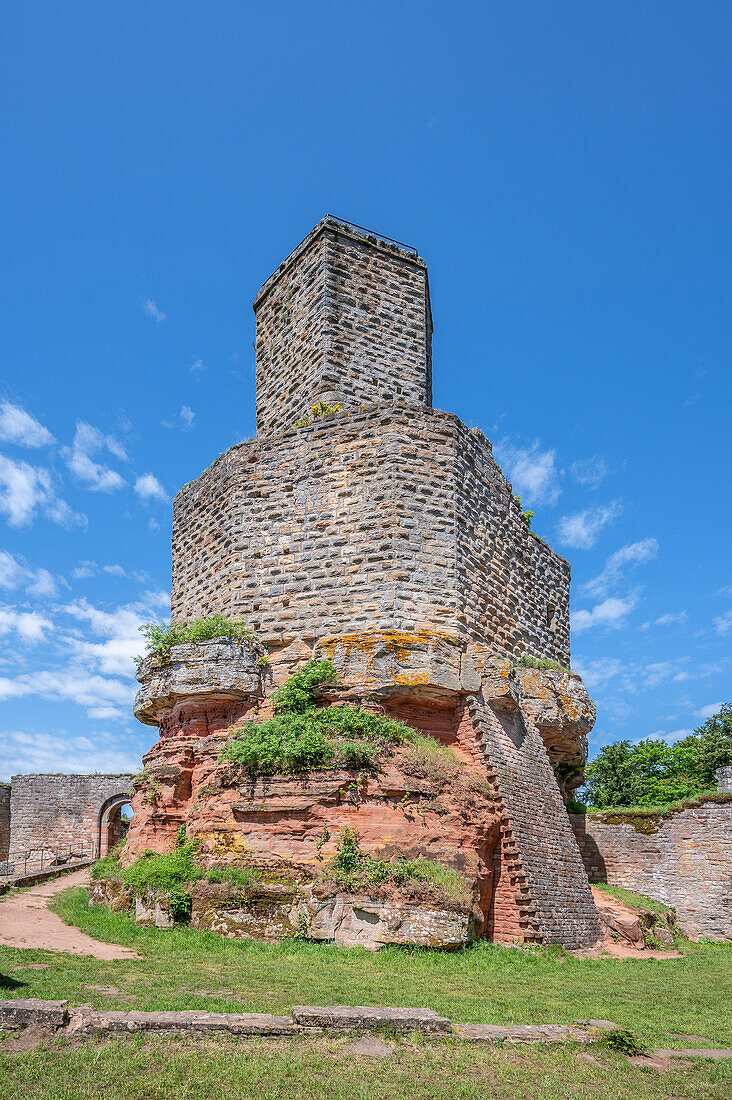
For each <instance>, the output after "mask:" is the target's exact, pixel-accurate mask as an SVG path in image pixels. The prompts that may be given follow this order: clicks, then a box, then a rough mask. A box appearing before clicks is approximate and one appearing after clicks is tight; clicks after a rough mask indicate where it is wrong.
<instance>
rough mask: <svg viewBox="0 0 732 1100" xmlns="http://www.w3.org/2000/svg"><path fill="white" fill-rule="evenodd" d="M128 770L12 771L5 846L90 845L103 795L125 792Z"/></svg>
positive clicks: (19, 848)
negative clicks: (83, 772) (124, 772)
mask: <svg viewBox="0 0 732 1100" xmlns="http://www.w3.org/2000/svg"><path fill="white" fill-rule="evenodd" d="M132 779H133V777H132V776H131V775H14V776H13V778H12V784H11V796H10V825H11V828H10V850H11V852H13V853H16V854H17V853H20V852H22V851H25V850H27V849H31V848H40V847H41V846H43V847H46V848H56V847H58V848H63V849H66V848H69V847H72V848H77V849H78V848H80V846H81V845H82V844H83V845H84V847H85V849H90V848H91V847H92V845H93V844H96V843H97V842H98V839H99V837H98V827H99V815H100V812H101V810H102V808H103V806H104V805H105V803H106V802H107V800H108V799H110V798H112V797H114V796H117V795H123V794H127V793H128V792H129V790H130V786H131V783H132Z"/></svg>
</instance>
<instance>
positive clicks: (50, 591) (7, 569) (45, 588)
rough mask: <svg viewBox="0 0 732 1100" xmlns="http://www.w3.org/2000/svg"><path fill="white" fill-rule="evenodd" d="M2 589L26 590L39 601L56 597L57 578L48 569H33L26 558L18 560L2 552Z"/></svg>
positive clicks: (0, 573) (5, 551)
mask: <svg viewBox="0 0 732 1100" xmlns="http://www.w3.org/2000/svg"><path fill="white" fill-rule="evenodd" d="M0 588H10V589H13V588H24V589H25V591H26V592H27V593H28V595H29V596H35V597H37V598H38V599H44V598H46V597H50V596H55V595H56V594H57V591H58V585H57V582H56V578H55V577H54V576H53V575H52V574H51V573H49V571H48V570H47V569H32V568H31V567H30V566H29V565H28V563H27V562H26V561H25V559H24V558H16V557H14V556H13V555H12V554H10V553H8V551H7V550H0Z"/></svg>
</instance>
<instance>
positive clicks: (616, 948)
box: [590, 886, 681, 959]
mask: <svg viewBox="0 0 732 1100" xmlns="http://www.w3.org/2000/svg"><path fill="white" fill-rule="evenodd" d="M590 889H591V890H592V897H593V898H594V901H595V905H596V906H597V907H598V909H604V910H606V911H607V912H610V913H612V914H614V915H615V916H616V917H619V918H620V919H621V920H622V922H623V924H624V925H625V927H627V928H630V927H631V926H632V925H633V924H634V923H635V922H636V921H637V919H638V914H637V913H634V912H633V910H632V909H630V908H629V907H628V906H627V905H625V904H624V903H623V902H622V901H619V900H618V898H614V897H613V896H612V895H611V894H606V893H605V892H604V891H603V890H598V889H597V887H596V886H591V887H590ZM603 930H604V932H605V935H604V936H603V949H604V950H605V951H607V952H609V954H611V955H614V956H615V957H616V958H618V959H680V958H681V954H680V953H679V952H678V951H676V950H675V948H665V949H663V950H661V951H657V950H655V949H654V948H649V947H645V946H640V945H638V944H635V945H634V944H630V943H627V942H626V941H625V940H623V939H621V940H614V939H613V938H612V937H611V936H610V935H609V934H608V931H607V929H605V928H604V926H603ZM638 931H639V934H641V933H640V927H639V929H638Z"/></svg>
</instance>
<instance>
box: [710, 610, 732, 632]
mask: <svg viewBox="0 0 732 1100" xmlns="http://www.w3.org/2000/svg"><path fill="white" fill-rule="evenodd" d="M714 629H715V630H716V632H717V634H721V635H722V636H723V637H724V635H725V634H729V632H730V630H732V610H730V611H725V613H724V615H718V616H717V618H716V619H715V620H714Z"/></svg>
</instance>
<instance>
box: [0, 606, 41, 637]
mask: <svg viewBox="0 0 732 1100" xmlns="http://www.w3.org/2000/svg"><path fill="white" fill-rule="evenodd" d="M52 626H53V623H52V622H51V621H50V619H47V618H45V616H43V615H39V614H38V613H37V612H35V611H16V609H15V608H14V607H0V637H3V636H4V635H6V634H12V633H16V634H18V635H20V637H21V638H22V639H23V641H24V642H30V643H35V642H43V641H45V639H46V631H47V630H50V629H51V628H52Z"/></svg>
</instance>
